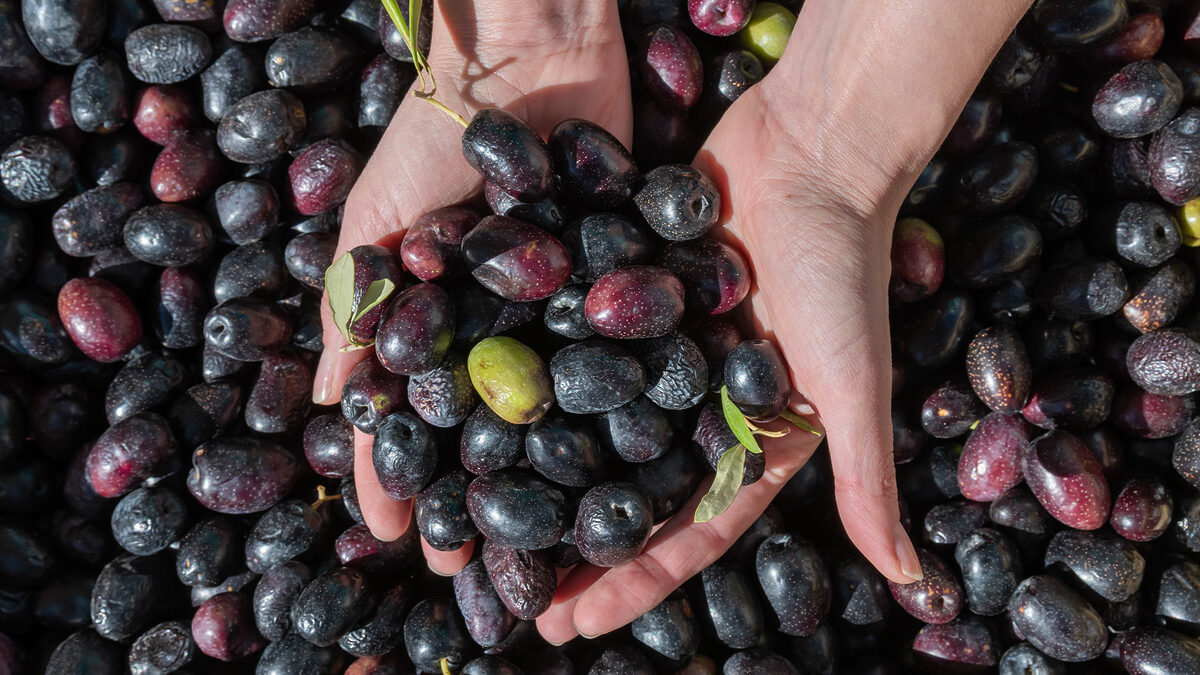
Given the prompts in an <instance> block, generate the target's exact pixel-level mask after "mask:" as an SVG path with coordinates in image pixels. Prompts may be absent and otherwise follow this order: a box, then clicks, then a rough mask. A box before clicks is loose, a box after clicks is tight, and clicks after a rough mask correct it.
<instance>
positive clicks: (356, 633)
mask: <svg viewBox="0 0 1200 675" xmlns="http://www.w3.org/2000/svg"><path fill="white" fill-rule="evenodd" d="M412 601H413V591H412V588H411V587H409V586H408V585H407V584H401V585H397V586H393V587H392V588H390V589H389V590H388V591H387V592H385V593H383V594H382V595H381V596H380V598H379V603H378V605H377V607H376V609H375V611H374V612H373V613H371V614H369V615H368V616H367V618H366V619H365V621H364V622H363V623H362V624H361V625H359V626H357V627H356V628H354V630H351V631H350V632H348V633H346V634H345V635H343V636H342V637H341V638H340V639H339V640H338V646H339V647H341V648H342V649H343V650H345V651H346V652H349V653H350V654H353V655H356V656H368V655H379V654H386V653H388V652H389V651H392V650H393V649H395V648H397V647H399V646H400V643H401V641H402V640H403V639H404V617H405V613H406V612H407V610H408V607H409V605H410V604H411V603H412Z"/></svg>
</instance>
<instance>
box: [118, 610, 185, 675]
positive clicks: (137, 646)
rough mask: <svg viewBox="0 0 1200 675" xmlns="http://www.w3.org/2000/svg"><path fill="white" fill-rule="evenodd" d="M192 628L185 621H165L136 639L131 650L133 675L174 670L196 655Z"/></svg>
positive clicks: (183, 666) (130, 661) (180, 667)
mask: <svg viewBox="0 0 1200 675" xmlns="http://www.w3.org/2000/svg"><path fill="white" fill-rule="evenodd" d="M196 651H197V650H196V642H195V640H193V639H192V629H191V627H190V626H189V625H188V624H186V623H184V622H182V621H164V622H162V623H160V624H156V625H155V626H153V627H151V628H150V630H148V631H146V632H145V633H142V634H141V635H140V636H138V638H137V639H136V640H134V641H133V646H132V647H130V649H129V672H130V673H133V674H134V675H147V673H161V672H174V671H178V670H180V669H182V668H185V667H186V666H187V665H188V664H189V663H191V662H192V661H193V660H194V659H195V658H196Z"/></svg>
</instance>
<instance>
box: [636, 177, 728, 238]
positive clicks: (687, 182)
mask: <svg viewBox="0 0 1200 675" xmlns="http://www.w3.org/2000/svg"><path fill="white" fill-rule="evenodd" d="M633 201H634V204H635V205H636V206H637V208H638V211H639V212H640V213H641V214H642V218H644V219H645V220H646V223H647V224H649V225H650V227H651V228H652V229H653V230H654V231H655V232H657V233H658V234H659V235H661V236H662V237H663V238H665V239H670V240H672V241H684V240H687V239H696V238H697V237H699V236H700V235H702V234H704V233H705V232H707V231H708V230H709V228H711V227H712V226H713V225H714V224H715V223H716V222H717V217H718V216H719V215H720V213H721V196H720V193H719V192H718V191H717V188H716V185H714V184H713V182H712V180H711V179H709V177H708V176H705V175H704V174H702V173H700V172H699V171H698V170H696V169H694V168H692V167H690V166H687V165H685V164H664V165H662V166H658V167H655V168H654V169H652V170H651V171H650V172H649V173H647V174H646V175H645V177H644V179H643V184H642V187H641V188H640V189H639V190H638V191H637V193H636V194H634V196H633Z"/></svg>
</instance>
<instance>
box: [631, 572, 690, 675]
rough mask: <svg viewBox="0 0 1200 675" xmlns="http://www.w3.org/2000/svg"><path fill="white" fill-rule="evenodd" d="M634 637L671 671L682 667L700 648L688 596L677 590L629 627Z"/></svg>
mask: <svg viewBox="0 0 1200 675" xmlns="http://www.w3.org/2000/svg"><path fill="white" fill-rule="evenodd" d="M630 628H631V630H632V632H633V638H634V639H635V640H637V641H638V642H640V643H642V644H643V645H644V646H645V647H646V648H647V649H649V650H651V652H652V653H653V654H656V655H657V657H656V658H662V659H664V660H665V661H666V662H667V663H668V664H669V665H670V666H671V667H672V668H683V667H684V666H686V665H687V664H688V662H690V661H691V660H692V657H693V656H695V655H696V651H697V650H698V649H699V647H700V632H699V630H698V627H697V626H696V617H695V612H694V610H693V609H692V604H691V602H689V601H688V597H687V595H686V594H685V593H684V592H683V591H681V590H676V591H674V592H672V593H671V594H670V595H668V596H667V597H666V598H665V599H664V600H663V601H662V602H660V603H659V604H658V605H657V606H656V607H654V608H653V609H651V610H649V611H647V612H646V613H645V614H642V615H641V616H639V617H638V618H636V619H634V620H633V623H632V624H630Z"/></svg>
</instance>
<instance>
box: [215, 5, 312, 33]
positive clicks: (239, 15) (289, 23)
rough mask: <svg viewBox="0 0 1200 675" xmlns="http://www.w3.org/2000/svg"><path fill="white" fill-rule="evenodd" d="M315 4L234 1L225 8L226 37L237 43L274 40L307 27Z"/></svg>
mask: <svg viewBox="0 0 1200 675" xmlns="http://www.w3.org/2000/svg"><path fill="white" fill-rule="evenodd" d="M317 5H318V3H317V2H316V0H232V1H231V2H229V4H227V5H226V6H225V14H224V17H223V24H224V27H225V33H226V34H227V35H229V37H231V38H233V39H234V40H237V41H238V42H258V41H260V40H271V39H274V38H277V37H279V36H280V35H283V34H284V33H286V32H288V31H290V30H295V29H297V28H299V27H301V26H303V25H304V24H305V22H307V21H308V19H309V18H310V17H311V16H312V15H313V14H314V12H315V11H316V8H317Z"/></svg>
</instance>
